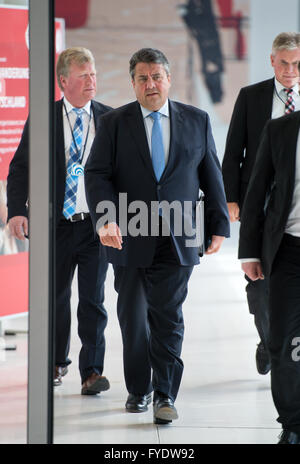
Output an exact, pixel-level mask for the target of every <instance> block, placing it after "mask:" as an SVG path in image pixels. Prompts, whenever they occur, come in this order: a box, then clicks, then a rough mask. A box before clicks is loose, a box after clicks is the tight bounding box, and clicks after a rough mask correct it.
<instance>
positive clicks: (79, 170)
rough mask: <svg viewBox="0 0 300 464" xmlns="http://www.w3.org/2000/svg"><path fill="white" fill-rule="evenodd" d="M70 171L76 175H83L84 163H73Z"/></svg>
mask: <svg viewBox="0 0 300 464" xmlns="http://www.w3.org/2000/svg"><path fill="white" fill-rule="evenodd" d="M70 173H71V175H72V176H74V177H81V176H83V175H84V167H83V166H82V164H79V163H73V164H72V166H71V169H70Z"/></svg>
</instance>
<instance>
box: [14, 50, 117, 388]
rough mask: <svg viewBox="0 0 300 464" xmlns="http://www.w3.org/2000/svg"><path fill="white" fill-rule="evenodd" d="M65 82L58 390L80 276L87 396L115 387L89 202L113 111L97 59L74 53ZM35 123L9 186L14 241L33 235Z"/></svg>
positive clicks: (64, 62)
mask: <svg viewBox="0 0 300 464" xmlns="http://www.w3.org/2000/svg"><path fill="white" fill-rule="evenodd" d="M56 71H57V80H58V84H59V86H60V88H61V90H62V91H63V92H64V98H63V99H62V100H60V101H58V102H56V103H55V106H56V108H55V110H56V120H55V135H56V175H55V179H56V333H55V350H56V354H55V374H54V385H55V386H58V385H61V383H62V377H63V376H64V375H66V373H67V372H68V365H69V364H70V363H71V360H70V359H69V357H68V355H69V348H70V335H71V304H70V300H71V286H72V280H73V276H74V272H75V269H76V267H77V271H78V298H79V303H78V310H77V316H78V334H79V337H80V340H81V343H82V347H81V350H80V355H79V371H80V376H81V382H82V390H81V393H82V394H83V395H95V394H97V393H100V392H101V391H104V390H107V389H108V388H109V382H108V379H107V378H106V377H104V376H103V375H102V372H103V364H104V351H105V338H104V330H105V327H106V324H107V314H106V310H105V308H104V306H103V301H104V282H105V277H106V272H107V266H108V264H107V261H106V260H105V259H104V258H103V256H101V245H100V244H99V241H98V240H97V239H96V238H95V236H94V232H93V226H92V222H91V219H90V214H89V210H88V206H87V202H86V198H85V189H84V180H83V179H84V166H85V163H86V160H87V158H88V155H89V152H90V148H91V146H92V143H93V139H94V136H95V132H96V126H97V119H98V117H99V116H100V115H101V114H103V113H105V112H107V111H109V110H110V109H111V108H110V107H108V106H105V105H103V104H101V103H98V102H96V101H94V100H92V98H93V97H94V96H95V94H96V71H95V61H94V57H93V55H92V53H91V52H90V51H89V50H87V49H85V48H82V47H74V48H68V49H66V50H64V51H63V52H62V53H61V55H60V56H59V59H58V62H57V70H56ZM28 129H29V128H28V121H27V122H26V124H25V127H24V131H23V135H22V139H21V142H20V145H19V147H18V149H17V151H16V153H15V155H14V158H13V159H12V161H11V164H10V168H9V176H8V185H7V197H8V220H9V227H10V230H11V233H12V235H13V236H15V237H17V238H18V239H20V240H24V239H25V237H26V236H28V219H27V218H28V208H27V200H28V142H29V134H28Z"/></svg>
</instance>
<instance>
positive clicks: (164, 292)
mask: <svg viewBox="0 0 300 464" xmlns="http://www.w3.org/2000/svg"><path fill="white" fill-rule="evenodd" d="M114 270H115V289H116V291H117V292H118V305H117V310H118V318H119V323H120V327H121V332H122V339H123V355H124V358H123V359H124V375H125V382H126V387H127V390H128V391H129V393H132V394H135V395H144V394H147V393H150V392H151V391H152V390H153V389H154V390H155V391H159V392H161V393H164V394H166V395H167V396H169V397H170V398H171V399H172V400H173V401H175V399H176V397H177V393H178V390H179V386H180V382H181V377H182V373H183V362H182V360H181V358H180V355H181V348H182V341H183V334H184V321H183V314H182V304H183V302H184V300H185V298H186V296H187V286H188V281H189V278H190V276H191V273H192V270H193V266H181V265H179V264H178V261H177V257H176V254H175V252H174V250H173V245H172V242H171V239H170V237H157V239H156V248H155V255H154V259H153V262H152V264H151V266H149V267H145V268H131V267H128V266H126V267H123V266H114ZM151 370H152V382H151Z"/></svg>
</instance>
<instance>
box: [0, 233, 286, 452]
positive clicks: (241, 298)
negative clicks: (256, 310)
mask: <svg viewBox="0 0 300 464" xmlns="http://www.w3.org/2000/svg"><path fill="white" fill-rule="evenodd" d="M236 235H237V226H235V227H233V237H232V238H231V239H229V240H227V242H226V243H225V245H224V247H223V249H222V250H221V252H220V253H219V254H218V255H215V256H211V257H206V258H205V259H204V260H203V262H202V264H201V265H200V266H197V267H196V268H195V270H194V273H193V275H192V278H191V281H190V288H189V296H188V299H187V301H186V304H185V308H184V313H185V325H186V330H185V340H184V348H183V359H184V363H185V371H184V376H183V381H182V386H181V389H180V394H179V397H178V399H177V402H176V406H177V409H178V412H179V420H177V421H174V422H173V424H172V425H170V426H156V425H154V424H153V422H152V408H151V407H150V408H149V411H148V412H147V413H144V414H129V413H126V412H125V410H124V403H125V400H126V396H127V392H126V390H125V387H124V381H123V372H122V347H121V337H120V330H119V326H118V322H117V318H116V313H115V301H116V295H115V292H114V290H113V286H112V278H113V276H112V271H111V269H110V271H109V276H108V279H107V285H106V306H107V310H108V313H109V324H108V327H107V331H106V337H107V351H106V364H105V374H106V375H107V376H108V377H109V380H110V382H111V389H110V390H109V391H107V392H104V393H103V394H101V395H99V396H97V397H85V396H81V395H80V379H79V373H78V369H77V355H78V350H79V340H78V337H77V334H76V318H75V317H73V337H72V346H71V358H72V360H73V364H72V365H71V366H70V370H69V373H68V375H67V376H66V377H65V378H64V382H63V385H62V386H61V387H57V388H56V389H55V392H54V395H55V424H54V437H55V438H54V442H55V443H57V444H58V443H104V444H137V443H139V444H193V443H195V444H202V443H207V444H214V443H220V444H221V443H228V444H262V443H266V444H268V443H269V444H272V443H276V442H277V436H278V434H279V432H280V428H279V424H277V423H276V417H277V414H276V411H275V409H274V406H273V403H272V399H271V392H270V387H269V382H270V377H269V375H267V376H260V375H258V374H257V372H256V368H255V361H254V353H255V347H256V343H257V336H256V332H255V329H254V325H253V321H252V316H250V315H249V314H248V309H247V305H246V302H245V292H244V279H243V276H242V273H241V271H240V268H239V263H238V262H237V260H236V256H235V255H236ZM76 299H77V295H76V287H74V294H73V302H74V315H75V313H76V309H75V306H76ZM26 338H27V337H26V336H25V335H18V336H17V337H16V338H15V339H8V338H6V341H7V342H8V343H12V342H13V343H17V348H18V349H17V351H11V352H10V351H8V352H5V353H6V354H5V356H6V360H5V359H2V360H0V377H1V385H0V443H25V441H26V351H27V348H26V341H27V340H26Z"/></svg>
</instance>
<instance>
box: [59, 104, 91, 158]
mask: <svg viewBox="0 0 300 464" xmlns="http://www.w3.org/2000/svg"><path fill="white" fill-rule="evenodd" d="M64 108H65V112H66V116H67V120H68V123H69V127H70V131H71V134H72V139H73V142H74V145H75V149H76V153H77V155H78V163H79V164H81V163H82V160H83V157H84V153H85V149H86V144H87V140H88V137H89V132H90V125H91V119H92V107H91V110H90V118H89V125H88V129H87V133H86V137H85V142H84V146H83V151H82V155H81V157H80V153H79V150H78V147H77V143H76V141H75V137H74V132H73V129H72V126H71V122H70V118H69V115H68V112H67V108H66V105H65V102H64Z"/></svg>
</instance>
